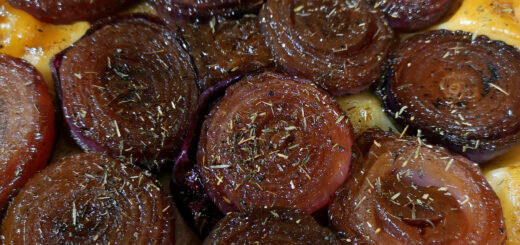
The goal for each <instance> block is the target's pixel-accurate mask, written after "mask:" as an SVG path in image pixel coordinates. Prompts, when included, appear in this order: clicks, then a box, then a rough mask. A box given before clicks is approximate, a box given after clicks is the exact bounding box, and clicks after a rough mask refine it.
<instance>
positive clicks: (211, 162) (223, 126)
mask: <svg viewBox="0 0 520 245" xmlns="http://www.w3.org/2000/svg"><path fill="white" fill-rule="evenodd" d="M200 135H201V138H200V141H199V149H198V152H197V168H198V170H199V171H200V174H201V177H202V182H203V184H204V187H205V189H206V192H207V193H208V194H209V195H210V197H211V198H212V200H213V201H214V202H215V203H216V204H217V206H218V207H219V208H220V210H222V211H223V212H228V211H232V210H237V209H238V210H244V209H247V208H250V207H256V206H264V205H266V206H272V205H276V206H288V207H296V208H300V209H303V210H305V211H306V212H308V213H313V212H314V211H316V210H318V209H319V208H321V207H323V206H324V205H326V204H327V203H328V202H329V200H330V196H331V194H332V193H333V192H334V191H335V190H336V188H337V187H338V186H339V185H341V183H343V181H344V180H345V178H346V177H347V176H346V175H347V172H348V169H349V165H350V157H351V147H352V129H351V125H350V123H349V122H348V119H347V118H346V117H345V116H344V115H343V114H342V112H341V111H340V110H339V108H338V106H337V105H336V104H335V103H334V102H333V101H332V98H331V97H330V96H329V95H327V94H326V93H324V92H322V91H321V90H319V89H318V88H316V87H315V86H313V85H311V84H309V83H308V82H307V81H305V80H302V79H298V78H291V77H288V76H285V75H280V74H276V73H269V72H267V73H262V74H260V75H252V76H250V77H246V78H244V79H243V80H242V81H240V82H239V83H237V84H235V85H233V86H231V87H230V88H228V89H227V90H226V94H225V95H224V96H223V97H222V98H221V99H220V101H219V102H218V103H217V104H216V105H215V106H214V107H213V109H212V110H211V112H210V114H209V115H208V116H207V119H206V121H205V122H204V124H203V127H202V130H201V134H200Z"/></svg>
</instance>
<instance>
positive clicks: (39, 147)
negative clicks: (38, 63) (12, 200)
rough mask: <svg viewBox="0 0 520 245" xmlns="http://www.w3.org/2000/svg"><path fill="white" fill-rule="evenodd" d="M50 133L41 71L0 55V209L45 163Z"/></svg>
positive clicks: (51, 121) (51, 113) (49, 105)
mask: <svg viewBox="0 0 520 245" xmlns="http://www.w3.org/2000/svg"><path fill="white" fill-rule="evenodd" d="M54 136H55V132H54V106H53V104H52V99H51V96H50V95H49V88H48V87H47V85H46V83H45V81H44V80H43V78H42V76H41V74H40V73H39V72H38V71H37V70H36V69H35V68H34V67H33V66H32V65H31V64H29V63H28V62H26V61H24V60H21V59H18V58H13V57H10V56H6V55H1V54H0V176H1V177H0V210H1V209H2V208H3V207H4V205H5V203H6V201H7V199H8V198H9V197H10V196H11V195H12V194H13V193H14V192H15V191H16V189H18V188H20V187H22V186H23V185H24V184H25V182H27V180H28V179H29V178H31V177H32V176H33V175H34V174H35V173H36V172H37V171H38V170H40V169H41V168H43V167H44V166H45V164H46V163H47V161H48V159H49V156H50V154H51V151H52V146H53V145H54Z"/></svg>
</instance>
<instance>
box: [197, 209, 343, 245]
mask: <svg viewBox="0 0 520 245" xmlns="http://www.w3.org/2000/svg"><path fill="white" fill-rule="evenodd" d="M203 244H205V245H210V244H214V245H217V244H222V245H224V244H312V245H315V244H344V242H343V241H341V240H340V239H339V238H338V237H337V235H336V234H335V233H334V232H332V231H331V230H329V229H328V228H326V227H321V226H320V225H319V224H318V223H317V222H316V221H315V220H314V219H313V218H312V216H309V215H308V214H306V213H305V212H303V211H300V210H296V209H289V208H268V209H266V208H257V209H252V210H250V211H247V212H244V213H229V214H227V215H226V217H225V218H224V219H222V220H221V221H220V222H219V224H218V226H217V227H216V228H215V230H213V232H211V234H210V235H209V236H208V238H206V240H205V241H204V243H203Z"/></svg>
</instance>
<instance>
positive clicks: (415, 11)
mask: <svg viewBox="0 0 520 245" xmlns="http://www.w3.org/2000/svg"><path fill="white" fill-rule="evenodd" d="M369 2H371V3H372V4H373V5H374V7H375V8H380V9H381V11H382V12H383V13H385V15H386V19H387V20H388V23H389V24H390V26H391V27H392V28H393V29H394V30H398V31H406V32H412V31H418V30H422V29H426V28H428V27H430V26H432V25H434V24H435V23H437V22H438V21H439V20H440V19H441V18H442V17H443V16H444V15H445V14H446V13H447V12H448V10H449V9H450V7H451V5H452V4H453V2H454V0H370V1H369Z"/></svg>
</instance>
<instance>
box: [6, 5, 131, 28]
mask: <svg viewBox="0 0 520 245" xmlns="http://www.w3.org/2000/svg"><path fill="white" fill-rule="evenodd" d="M136 2H138V1H137V0H31V1H28V0H9V3H10V4H11V5H13V7H15V8H19V9H21V10H24V11H26V12H27V13H29V14H30V15H32V16H34V17H35V18H36V19H38V20H41V21H44V22H49V23H53V24H69V23H73V22H76V21H84V20H86V21H95V20H97V19H100V18H102V17H104V16H108V15H110V14H113V13H116V12H117V11H120V10H122V9H124V8H126V7H128V6H130V5H131V4H132V3H136Z"/></svg>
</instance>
